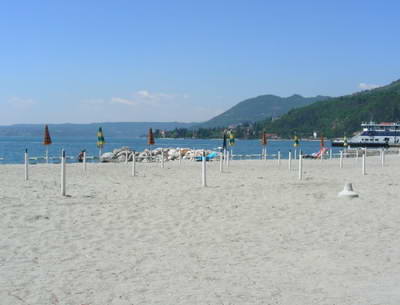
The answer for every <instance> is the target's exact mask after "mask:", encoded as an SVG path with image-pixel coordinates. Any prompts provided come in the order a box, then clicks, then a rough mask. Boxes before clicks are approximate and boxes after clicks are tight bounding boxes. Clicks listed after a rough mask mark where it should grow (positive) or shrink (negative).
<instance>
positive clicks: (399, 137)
mask: <svg viewBox="0 0 400 305" xmlns="http://www.w3.org/2000/svg"><path fill="white" fill-rule="evenodd" d="M361 127H362V130H361V131H360V132H359V133H357V134H356V135H354V136H353V137H351V138H349V139H346V138H344V139H340V140H339V139H335V140H333V141H332V146H348V147H389V146H400V122H397V123H389V122H382V123H375V122H369V123H362V124H361ZM346 144H347V145H346Z"/></svg>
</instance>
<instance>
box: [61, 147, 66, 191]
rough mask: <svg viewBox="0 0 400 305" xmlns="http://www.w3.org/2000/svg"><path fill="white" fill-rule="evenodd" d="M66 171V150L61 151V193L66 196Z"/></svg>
mask: <svg viewBox="0 0 400 305" xmlns="http://www.w3.org/2000/svg"><path fill="white" fill-rule="evenodd" d="M65 180H66V172H65V150H64V149H63V150H62V153H61V195H62V196H65V185H66V181H65Z"/></svg>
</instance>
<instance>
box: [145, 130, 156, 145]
mask: <svg viewBox="0 0 400 305" xmlns="http://www.w3.org/2000/svg"><path fill="white" fill-rule="evenodd" d="M154 144H155V142H154V135H153V129H151V128H149V133H148V134H147V145H154Z"/></svg>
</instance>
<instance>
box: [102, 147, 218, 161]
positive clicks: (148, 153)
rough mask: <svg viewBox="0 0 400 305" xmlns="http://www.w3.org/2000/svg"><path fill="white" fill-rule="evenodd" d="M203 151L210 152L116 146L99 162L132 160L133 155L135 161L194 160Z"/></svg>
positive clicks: (208, 152) (209, 151) (207, 151)
mask: <svg viewBox="0 0 400 305" xmlns="http://www.w3.org/2000/svg"><path fill="white" fill-rule="evenodd" d="M203 151H205V153H206V155H208V154H210V153H211V152H212V151H211V150H203V149H190V148H179V147H177V148H170V147H168V148H161V147H159V148H156V149H153V150H149V149H145V150H144V151H142V152H139V151H134V150H132V149H130V148H129V147H121V148H116V149H114V150H113V151H112V152H106V153H104V154H102V155H101V157H100V162H125V161H126V159H127V158H128V161H129V162H130V161H132V160H133V156H135V158H136V161H137V162H154V161H159V160H161V158H162V157H163V158H164V161H173V160H179V159H180V158H182V160H194V159H195V158H196V157H200V156H202V155H203Z"/></svg>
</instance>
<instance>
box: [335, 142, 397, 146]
mask: <svg viewBox="0 0 400 305" xmlns="http://www.w3.org/2000/svg"><path fill="white" fill-rule="evenodd" d="M331 146H333V147H344V145H343V142H332V143H331ZM347 147H399V145H398V144H395V145H390V144H389V145H388V144H386V143H351V142H348V143H347Z"/></svg>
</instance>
